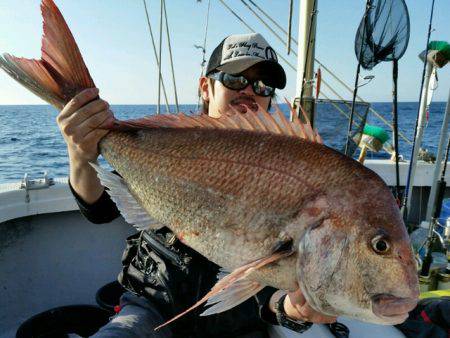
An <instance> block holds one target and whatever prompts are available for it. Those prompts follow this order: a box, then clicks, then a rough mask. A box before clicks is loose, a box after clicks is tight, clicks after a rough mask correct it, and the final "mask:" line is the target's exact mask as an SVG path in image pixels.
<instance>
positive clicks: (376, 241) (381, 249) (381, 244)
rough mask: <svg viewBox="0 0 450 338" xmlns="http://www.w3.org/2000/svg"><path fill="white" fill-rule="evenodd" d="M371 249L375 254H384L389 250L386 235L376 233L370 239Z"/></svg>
mask: <svg viewBox="0 0 450 338" xmlns="http://www.w3.org/2000/svg"><path fill="white" fill-rule="evenodd" d="M372 249H373V250H374V251H375V252H376V253H377V254H386V253H388V252H389V249H390V245H389V242H388V240H387V239H386V237H384V236H382V235H378V236H376V237H375V238H373V239H372Z"/></svg>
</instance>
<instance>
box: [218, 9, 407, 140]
mask: <svg viewBox="0 0 450 338" xmlns="http://www.w3.org/2000/svg"><path fill="white" fill-rule="evenodd" d="M220 1H221V2H222V4H223V5H224V6H225V7H226V8H227V9H228V10H229V11H230V12H231V13H232V14H233V15H234V16H235V17H236V18H237V19H238V20H239V21H240V22H241V23H242V24H244V26H246V27H247V28H248V29H249V30H250V31H252V32H254V31H255V30H253V28H251V27H250V26H249V25H248V24H247V23H246V22H245V21H244V20H243V19H242V18H241V17H239V15H238V14H236V13H235V12H234V11H233V10H232V9H231V8H230V7H229V6H227V5H226V4H225V3H224V1H223V0H220ZM248 1H249V2H250V3H251V4H252V5H253V6H255V7H256V8H257V9H258V10H259V11H260V12H261V13H263V15H264V16H266V17H267V18H268V19H269V20H270V21H271V22H272V23H273V24H274V25H275V26H276V27H277V28H278V29H280V30H281V31H282V32H283V33H284V34H288V33H287V32H286V30H284V29H283V27H281V26H280V24H278V23H277V22H276V21H275V20H273V19H272V18H271V17H270V16H269V15H268V14H267V13H266V12H264V11H263V10H262V9H261V8H260V7H259V6H258V5H257V4H256V3H255V2H254V1H252V0H248ZM252 12H253V13H254V11H252ZM255 16H256V17H257V18H258V19H259V20H260V21H261V22H262V23H263V25H264V26H265V27H266V28H268V29H269V30H270V31H272V32H273V30H272V29H271V28H270V26H268V24H267V23H266V22H265V21H264V20H263V19H262V18H261V17H260V16H258V15H256V14H255ZM273 34H274V35H275V36H276V37H277V38H278V39H279V40H280V41H281V42H283V43H284V40H283V39H282V38H281V37H280V36H279V35H278V34H276V33H275V32H273ZM292 41H293V42H294V43H295V44H296V45H298V42H297V40H296V39H294V38H292ZM292 54H294V55H295V56H297V53H296V52H295V51H292ZM278 57H279V58H280V59H282V60H283V61H285V62H286V63H287V64H288V65H289V66H291V68H293V69H294V70H295V71H296V68H295V67H293V66H292V65H291V64H290V63H289V62H288V61H286V59H285V58H283V57H282V56H281V55H278ZM314 61H315V62H317V63H318V64H319V65H320V66H321V67H322V68H323V69H325V71H326V72H328V73H329V74H330V75H331V76H332V77H333V78H334V79H335V80H337V81H338V82H339V83H340V84H341V85H343V86H344V88H346V89H347V90H348V91H349V92H350V93H353V89H352V88H351V87H350V86H349V85H347V84H346V83H345V82H344V81H342V80H341V79H340V78H339V77H338V76H337V75H336V74H334V73H333V72H332V71H331V70H330V69H329V68H328V67H326V66H325V65H324V64H323V63H322V62H320V60H318V59H317V58H314ZM322 81H323V79H322ZM356 98H357V99H358V100H360V101H363V102H366V101H365V100H364V99H363V98H362V97H361V96H359V95H356ZM369 110H370V112H371V113H373V114H374V115H375V116H376V117H378V118H379V119H380V120H381V121H382V122H383V123H384V124H385V125H386V126H388V127H389V128H390V129H392V128H393V127H392V125H391V124H390V123H389V121H387V120H386V119H385V118H384V117H383V116H382V115H380V114H379V113H378V112H377V111H376V110H375V109H373V108H372V107H370V108H369ZM399 136H400V137H401V138H402V139H403V140H404V141H405V142H407V143H408V144H412V142H411V141H410V140H409V139H408V138H407V137H406V136H405V135H404V134H403V133H402V132H400V131H399Z"/></svg>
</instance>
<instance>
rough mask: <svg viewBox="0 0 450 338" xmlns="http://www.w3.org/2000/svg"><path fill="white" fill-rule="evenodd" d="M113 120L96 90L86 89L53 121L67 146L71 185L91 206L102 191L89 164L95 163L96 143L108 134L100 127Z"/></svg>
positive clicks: (97, 151) (107, 107)
mask: <svg viewBox="0 0 450 338" xmlns="http://www.w3.org/2000/svg"><path fill="white" fill-rule="evenodd" d="M113 119H114V116H113V114H112V112H111V111H110V110H109V104H108V102H106V101H104V100H101V99H99V98H98V89H97V88H91V89H86V90H83V91H82V92H81V93H79V94H78V95H76V96H75V97H74V98H73V99H72V100H70V101H69V102H68V103H67V104H66V105H65V106H64V108H63V110H62V111H61V112H60V113H59V115H58V117H57V119H56V121H57V123H58V126H59V129H60V130H61V134H62V135H63V137H64V140H65V141H66V143H67V150H68V153H69V162H70V174H69V177H70V183H71V185H72V187H73V189H74V190H75V191H76V193H77V194H78V195H79V196H80V197H81V199H82V200H83V201H85V202H86V203H94V202H95V201H97V200H98V198H99V197H100V196H101V195H102V193H103V191H104V188H103V186H102V185H101V184H100V181H99V179H98V178H97V174H96V172H95V170H94V168H92V167H91V166H90V165H89V162H94V161H96V160H97V157H98V155H99V150H98V143H99V142H100V140H101V139H102V138H103V137H104V136H105V135H106V134H107V133H108V130H105V129H102V127H103V126H105V125H108V124H109V123H110V122H112V121H113Z"/></svg>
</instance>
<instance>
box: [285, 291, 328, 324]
mask: <svg viewBox="0 0 450 338" xmlns="http://www.w3.org/2000/svg"><path fill="white" fill-rule="evenodd" d="M284 312H286V315H287V316H288V317H289V318H292V319H297V320H302V321H305V322H312V323H316V324H325V323H334V322H335V321H336V317H330V316H326V315H323V314H321V313H319V312H317V311H316V310H314V309H313V308H312V307H311V306H309V304H308V303H307V302H306V299H305V296H303V293H302V292H301V291H300V289H298V290H297V291H293V292H288V295H287V297H286V298H285V299H284Z"/></svg>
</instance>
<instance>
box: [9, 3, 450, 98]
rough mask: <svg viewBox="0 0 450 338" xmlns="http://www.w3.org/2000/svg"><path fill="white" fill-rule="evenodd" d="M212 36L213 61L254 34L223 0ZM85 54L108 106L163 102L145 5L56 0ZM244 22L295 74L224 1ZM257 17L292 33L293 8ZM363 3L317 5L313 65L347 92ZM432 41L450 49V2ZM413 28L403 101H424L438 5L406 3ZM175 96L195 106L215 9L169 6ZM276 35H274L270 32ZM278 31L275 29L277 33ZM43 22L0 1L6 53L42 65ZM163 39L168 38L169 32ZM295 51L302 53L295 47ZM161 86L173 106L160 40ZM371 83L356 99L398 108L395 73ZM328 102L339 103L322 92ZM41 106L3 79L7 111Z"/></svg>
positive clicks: (441, 92) (440, 92)
mask: <svg viewBox="0 0 450 338" xmlns="http://www.w3.org/2000/svg"><path fill="white" fill-rule="evenodd" d="M210 1H211V10H210V18H209V29H208V35H207V40H206V41H207V43H206V50H207V58H208V57H209V55H210V54H211V52H212V50H213V49H214V48H215V47H216V46H217V45H218V43H219V42H220V41H221V40H222V39H223V38H224V37H225V36H227V35H230V34H237V33H247V32H249V30H248V29H247V28H246V27H244V26H243V25H242V23H240V22H239V21H238V20H237V19H236V18H235V17H234V16H233V15H232V14H231V13H230V12H229V11H228V10H227V9H226V8H225V7H224V6H223V4H222V3H221V1H219V0H210ZM299 1H301V0H295V1H294V11H293V13H294V16H293V26H292V27H293V29H292V34H293V36H294V37H295V38H297V35H298V14H299V13H298V12H299ZM55 2H56V4H57V5H58V7H59V8H60V10H61V12H62V13H63V15H64V17H65V19H66V21H67V23H68V25H69V27H70V28H71V30H72V33H73V35H74V37H75V40H76V41H77V43H78V46H79V48H80V50H81V53H82V55H83V57H84V60H85V63H86V64H87V67H88V68H89V70H90V73H91V76H92V78H93V79H94V82H95V83H96V85H97V87H98V88H100V95H101V97H102V98H104V99H105V100H107V101H109V102H110V103H111V104H155V103H157V93H158V71H157V67H156V62H155V57H154V52H153V48H152V44H151V40H150V34H149V30H148V26H147V21H146V16H145V11H144V6H143V1H141V0H76V1H73V0H56V1H55ZM159 2H160V1H159V0H147V6H148V9H149V13H150V21H151V24H152V29H153V33H154V35H155V39H156V43H157V45H158V41H159V40H158V39H159V13H160V9H159V8H160V7H159ZM224 2H226V3H227V4H228V5H229V6H230V7H231V8H232V9H233V10H234V11H235V12H237V13H238V14H239V15H240V16H241V17H242V18H243V19H244V21H245V22H246V23H247V24H248V25H250V26H251V27H253V29H254V30H255V31H258V32H260V33H262V34H263V36H265V38H266V40H268V41H269V43H270V44H271V45H272V46H273V47H274V49H275V50H276V51H277V52H278V53H279V54H282V55H283V56H284V57H287V58H288V59H289V61H290V62H291V63H292V64H294V65H296V63H297V62H296V58H295V56H294V55H292V53H291V55H290V56H287V55H286V46H285V45H284V44H283V43H282V42H280V41H278V40H277V39H276V37H275V36H274V35H273V34H272V33H271V32H270V31H269V30H268V29H267V28H266V27H264V26H263V25H262V24H261V23H260V22H259V21H258V19H256V18H255V17H254V16H253V14H252V13H251V12H250V11H249V10H248V9H247V8H246V7H245V6H244V5H243V4H242V2H241V1H240V0H226V1H225V0H224ZM254 2H255V3H257V4H258V5H259V6H260V7H262V8H263V9H264V10H265V11H266V12H267V13H269V14H270V15H271V16H273V18H274V19H275V20H276V21H278V22H279V23H280V24H281V26H283V27H287V25H288V13H289V0H271V1H269V0H254ZM365 2H366V1H365V0H339V1H336V0H318V21H317V25H318V26H317V36H316V41H317V45H316V58H317V59H318V60H320V61H321V62H322V63H323V64H325V65H326V66H327V67H328V68H330V69H332V70H333V71H334V72H335V73H336V74H337V75H338V76H339V77H340V78H341V79H342V80H343V81H344V82H346V83H347V84H349V85H350V86H352V84H353V83H354V78H355V72H356V65H357V60H356V57H355V53H354V39H355V33H356V30H357V27H358V25H359V22H360V20H361V17H362V15H363V12H364V6H365ZM435 2H436V4H435V15H434V19H433V29H434V30H433V33H432V35H431V39H432V40H444V41H448V42H450V29H449V28H448V22H449V20H450V1H449V0H435ZM406 3H407V5H408V8H409V13H410V22H411V36H410V42H409V46H408V49H407V51H406V53H405V54H404V56H403V58H402V59H401V60H400V62H399V81H398V99H399V101H418V99H419V91H420V80H421V76H422V68H423V63H422V62H421V61H420V59H419V58H418V57H417V55H418V54H419V53H420V52H421V51H422V50H424V49H425V44H426V37H427V30H428V20H429V17H430V10H431V0H407V1H406ZM166 4H167V12H168V21H169V28H170V34H171V45H172V53H173V59H174V68H175V78H176V86H177V91H178V99H179V102H180V103H184V104H191V103H197V86H198V78H199V75H200V71H201V68H200V67H201V66H200V64H201V61H202V54H201V51H200V50H199V49H196V48H195V47H194V45H202V44H203V39H204V34H205V25H206V12H207V7H208V0H203V1H197V0H166ZM272 27H273V26H272ZM273 28H274V29H276V28H275V27H273ZM41 34H42V19H41V14H40V9H39V1H38V0H0V52H1V53H4V52H8V53H10V54H13V55H16V56H23V57H28V58H39V56H40V39H41ZM164 34H165V32H164ZM293 47H294V50H296V46H295V45H294V46H293ZM162 54H163V56H162V68H163V77H164V79H165V84H166V88H167V93H168V96H169V103H174V102H175V101H174V94H173V86H172V84H171V83H172V78H171V77H172V75H171V72H170V64H169V53H168V48H167V41H166V40H165V39H163V50H162ZM281 63H282V65H283V67H284V68H285V70H286V73H287V86H286V88H285V89H284V90H281V91H278V92H277V93H278V96H279V97H286V98H288V99H291V98H292V97H293V96H294V95H295V80H296V78H295V76H296V75H295V71H294V70H292V69H291V68H289V67H288V66H287V65H286V64H285V63H283V62H281ZM366 75H374V76H375V78H374V80H373V81H372V82H371V83H369V84H368V85H366V86H363V87H361V88H360V89H359V94H360V95H361V96H362V97H363V98H364V99H365V100H366V101H368V102H386V101H390V100H391V99H392V63H386V62H385V63H382V64H379V65H378V66H376V68H375V69H374V70H373V71H371V72H367V71H363V72H362V76H366ZM322 76H323V79H324V80H325V81H328V82H329V83H330V85H331V86H332V87H333V88H334V89H335V90H336V91H337V92H338V93H339V94H340V95H341V96H343V97H344V98H345V99H349V100H351V93H350V92H348V91H346V90H345V89H343V87H342V86H338V84H337V83H336V82H335V81H333V80H332V78H331V77H330V75H328V74H327V73H326V72H323V73H322ZM438 76H439V84H438V87H437V89H436V90H435V93H434V98H433V100H434V101H447V99H448V95H449V88H450V66H448V65H447V66H446V67H444V68H442V69H440V70H438ZM324 93H325V94H326V95H328V96H333V95H332V94H331V92H330V91H329V90H327V89H325V88H324ZM43 103H44V102H43V101H42V100H41V99H39V98H38V97H36V96H35V95H34V94H32V93H31V92H29V91H28V90H27V89H25V88H24V87H22V86H20V85H19V84H18V83H16V82H15V81H14V80H12V79H11V78H9V77H8V76H7V75H6V74H5V73H4V72H2V71H0V105H4V104H43Z"/></svg>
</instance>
